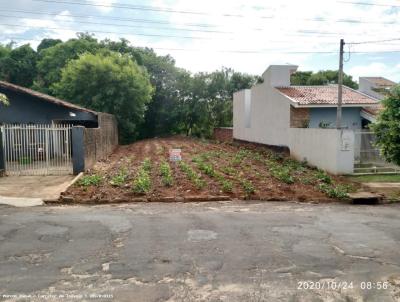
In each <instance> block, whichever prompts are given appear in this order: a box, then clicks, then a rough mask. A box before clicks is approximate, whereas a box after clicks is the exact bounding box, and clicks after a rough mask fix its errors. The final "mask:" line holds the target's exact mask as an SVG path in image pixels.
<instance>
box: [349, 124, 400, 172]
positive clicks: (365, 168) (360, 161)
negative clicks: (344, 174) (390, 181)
mask: <svg viewBox="0 0 400 302" xmlns="http://www.w3.org/2000/svg"><path fill="white" fill-rule="evenodd" d="M354 139H355V143H354V146H355V148H354V156H355V158H354V173H355V174H371V173H398V172H400V167H399V166H396V165H394V164H391V163H388V162H387V161H385V159H384V158H383V156H382V155H381V152H380V150H379V148H378V147H377V146H376V135H375V133H373V132H372V131H370V130H364V131H363V130H361V131H356V132H355V136H354Z"/></svg>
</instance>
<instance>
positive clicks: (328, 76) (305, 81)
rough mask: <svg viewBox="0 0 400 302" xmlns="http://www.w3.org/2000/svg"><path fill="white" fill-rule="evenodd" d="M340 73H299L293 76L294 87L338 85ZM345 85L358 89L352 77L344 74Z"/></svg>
mask: <svg viewBox="0 0 400 302" xmlns="http://www.w3.org/2000/svg"><path fill="white" fill-rule="evenodd" d="M338 78H339V72H338V71H337V70H321V71H318V72H316V73H313V72H312V71H297V72H295V73H294V74H292V76H291V79H290V81H291V84H292V85H328V84H337V83H338ZM343 84H344V85H346V86H348V87H350V88H353V89H357V88H358V84H357V83H356V82H355V81H353V78H352V76H350V75H347V74H344V75H343Z"/></svg>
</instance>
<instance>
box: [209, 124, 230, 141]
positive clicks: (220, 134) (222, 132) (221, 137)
mask: <svg viewBox="0 0 400 302" xmlns="http://www.w3.org/2000/svg"><path fill="white" fill-rule="evenodd" d="M213 139H215V140H217V141H220V142H230V141H232V140H233V128H228V127H220V128H214V134H213Z"/></svg>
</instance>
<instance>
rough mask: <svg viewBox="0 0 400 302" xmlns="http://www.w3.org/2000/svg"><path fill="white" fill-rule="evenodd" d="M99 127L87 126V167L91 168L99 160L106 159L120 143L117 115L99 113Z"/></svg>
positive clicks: (84, 136) (84, 138)
mask: <svg viewBox="0 0 400 302" xmlns="http://www.w3.org/2000/svg"><path fill="white" fill-rule="evenodd" d="M98 124H99V126H98V128H85V130H84V135H83V141H84V146H85V151H84V153H85V154H84V157H85V169H88V168H91V167H92V166H93V165H94V164H95V163H96V162H97V161H98V160H100V159H104V158H105V157H107V155H109V154H110V153H111V152H113V151H114V149H115V147H116V146H117V145H118V128H117V121H116V119H115V116H114V115H112V114H108V113H98Z"/></svg>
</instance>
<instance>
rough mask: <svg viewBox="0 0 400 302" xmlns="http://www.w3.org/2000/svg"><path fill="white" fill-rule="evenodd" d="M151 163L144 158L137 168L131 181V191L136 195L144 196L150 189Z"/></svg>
mask: <svg viewBox="0 0 400 302" xmlns="http://www.w3.org/2000/svg"><path fill="white" fill-rule="evenodd" d="M150 171H151V161H150V159H148V158H146V159H145V160H144V161H143V163H142V165H141V166H140V168H139V171H138V173H137V175H136V178H135V180H134V181H133V185H132V190H133V192H135V193H138V194H146V193H148V192H149V191H150V189H151V179H150Z"/></svg>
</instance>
